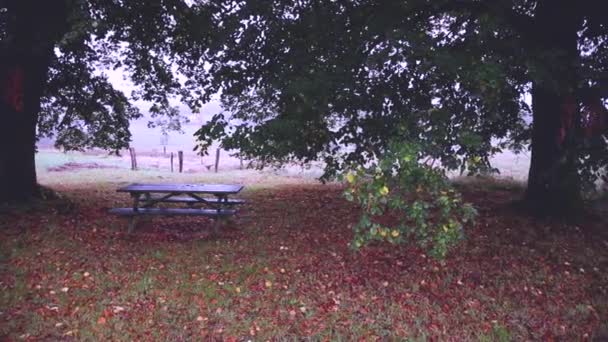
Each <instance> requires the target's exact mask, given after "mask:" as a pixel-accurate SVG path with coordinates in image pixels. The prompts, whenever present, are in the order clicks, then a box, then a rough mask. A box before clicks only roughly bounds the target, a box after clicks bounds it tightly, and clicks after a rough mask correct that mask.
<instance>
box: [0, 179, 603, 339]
mask: <svg viewBox="0 0 608 342" xmlns="http://www.w3.org/2000/svg"><path fill="white" fill-rule="evenodd" d="M55 188H56V189H57V190H59V191H61V192H63V193H64V194H65V195H66V196H67V197H68V198H70V199H71V200H72V201H73V202H75V203H79V204H77V205H76V206H75V207H66V206H64V205H51V206H48V207H42V208H41V207H38V208H36V209H34V210H29V211H28V210H19V211H12V212H10V213H4V214H2V217H1V218H2V221H1V226H0V291H1V292H0V340H2V339H3V337H4V338H5V339H8V340H19V339H26V340H28V339H30V340H34V339H47V340H58V339H62V340H72V339H74V340H250V339H251V340H268V339H293V338H298V337H300V338H301V337H312V338H313V339H314V340H340V339H342V340H354V339H363V340H374V339H387V338H388V339H411V340H456V341H462V340H481V341H484V340H488V341H494V340H505V341H506V340H563V341H572V340H591V339H592V338H594V337H601V335H602V334H605V332H606V328H607V326H606V322H607V321H608V294H607V291H608V237H607V236H606V227H607V226H608V224H607V223H606V221H605V220H604V218H602V217H600V216H589V217H588V218H585V219H583V220H582V221H580V222H578V223H576V224H573V223H564V222H556V221H540V220H535V219H532V218H530V217H526V216H524V215H522V214H520V213H518V212H516V211H515V210H514V209H513V208H512V206H511V205H510V204H509V203H510V201H512V200H513V199H514V198H516V197H517V196H518V194H517V193H516V192H512V191H509V190H505V189H491V190H490V189H485V190H484V189H475V188H469V189H467V190H465V198H466V199H467V200H469V201H472V202H474V203H475V204H476V205H477V207H478V209H479V211H480V217H479V219H478V222H477V224H476V226H475V227H472V228H470V229H469V230H468V232H467V236H468V237H467V240H466V241H465V242H464V243H463V244H462V245H460V246H459V247H458V248H457V249H456V250H454V251H453V252H452V253H451V254H450V255H449V257H448V258H447V259H446V260H445V261H444V262H437V261H435V260H433V259H431V258H429V257H427V256H426V255H425V254H424V253H423V252H422V251H421V250H419V249H417V248H416V247H413V246H402V247H397V248H395V247H394V246H388V245H375V246H372V247H368V248H366V249H363V250H361V251H360V252H353V251H352V250H351V249H349V247H348V243H349V242H350V239H351V237H352V232H351V229H350V226H351V225H352V224H353V223H354V222H356V220H357V215H358V211H357V209H356V207H353V205H352V204H350V203H348V202H346V201H345V200H344V199H343V198H342V196H341V192H342V189H341V188H339V187H337V186H320V185H319V186H315V185H306V186H283V187H278V188H268V189H264V188H260V189H256V190H255V191H249V192H246V193H245V194H244V196H245V197H246V198H247V199H248V200H249V203H248V204H247V205H245V206H244V207H243V208H242V210H241V212H240V215H239V216H238V217H236V218H235V219H233V220H232V221H231V222H229V223H227V225H226V226H225V227H224V229H223V230H222V232H221V233H220V234H219V236H211V235H210V234H209V230H208V227H209V223H210V221H208V220H207V219H205V218H188V217H178V218H157V217H155V218H151V219H149V220H144V221H143V222H141V223H140V224H139V226H138V229H137V231H136V232H135V233H134V234H132V235H128V234H126V221H125V220H124V219H120V218H117V217H113V216H110V215H109V214H107V209H108V208H110V207H113V206H116V205H128V203H129V201H128V198H127V197H128V196H125V195H123V194H117V193H115V192H114V189H115V186H104V187H102V188H92V187H91V186H90V185H83V186H77V185H73V184H72V185H69V186H63V187H62V186H56V187H55ZM604 336H605V335H604Z"/></svg>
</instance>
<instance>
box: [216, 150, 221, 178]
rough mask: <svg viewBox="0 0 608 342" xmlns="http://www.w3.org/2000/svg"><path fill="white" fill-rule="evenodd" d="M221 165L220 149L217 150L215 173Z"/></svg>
mask: <svg viewBox="0 0 608 342" xmlns="http://www.w3.org/2000/svg"><path fill="white" fill-rule="evenodd" d="M219 166H220V149H219V148H218V149H217V150H215V173H217V168H218V167H219Z"/></svg>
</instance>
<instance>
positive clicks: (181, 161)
mask: <svg viewBox="0 0 608 342" xmlns="http://www.w3.org/2000/svg"><path fill="white" fill-rule="evenodd" d="M177 159H178V161H179V173H182V171H183V170H184V152H183V151H177Z"/></svg>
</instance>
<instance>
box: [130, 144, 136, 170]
mask: <svg viewBox="0 0 608 342" xmlns="http://www.w3.org/2000/svg"><path fill="white" fill-rule="evenodd" d="M129 154H130V155H131V170H137V156H136V155H135V148H133V147H129Z"/></svg>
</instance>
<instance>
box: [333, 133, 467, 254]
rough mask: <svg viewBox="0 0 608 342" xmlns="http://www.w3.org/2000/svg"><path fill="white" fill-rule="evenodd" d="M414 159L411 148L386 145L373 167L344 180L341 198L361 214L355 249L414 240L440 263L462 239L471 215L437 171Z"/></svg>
mask: <svg viewBox="0 0 608 342" xmlns="http://www.w3.org/2000/svg"><path fill="white" fill-rule="evenodd" d="M420 156H421V153H420V148H419V147H418V146H417V145H416V144H412V143H401V144H399V143H392V144H390V147H389V149H388V150H387V152H386V153H385V155H384V156H383V157H382V158H381V159H380V160H379V161H378V162H377V164H374V165H372V166H371V167H367V168H364V167H359V168H357V169H354V170H350V171H349V172H348V173H347V174H346V181H347V185H348V186H347V189H346V190H345V192H344V196H345V197H346V199H348V200H349V201H352V202H355V203H357V204H358V205H359V206H360V207H361V209H362V214H361V218H360V220H359V222H358V223H357V224H356V225H355V227H354V230H355V236H354V241H353V242H352V246H353V247H354V248H355V249H358V248H361V247H362V246H365V245H367V244H368V243H370V242H371V241H388V242H390V243H393V244H399V243H403V242H406V241H411V240H414V241H416V242H417V243H418V244H419V245H420V246H422V247H423V248H425V249H427V250H428V251H429V253H430V254H431V255H432V256H434V257H436V258H444V257H445V256H446V254H447V253H448V251H449V249H450V247H452V246H453V245H455V244H456V243H457V242H458V241H460V240H462V239H463V238H464V226H465V224H467V223H470V222H471V221H473V219H474V218H475V216H476V214H477V212H476V210H475V209H474V208H473V206H471V204H469V203H463V201H462V198H461V195H460V194H459V193H458V192H457V191H456V190H454V188H453V187H452V185H451V184H450V182H449V181H448V179H447V177H446V176H445V173H443V172H442V170H441V169H439V168H437V167H432V166H428V165H425V164H423V163H421V162H420Z"/></svg>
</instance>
